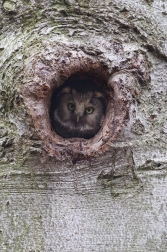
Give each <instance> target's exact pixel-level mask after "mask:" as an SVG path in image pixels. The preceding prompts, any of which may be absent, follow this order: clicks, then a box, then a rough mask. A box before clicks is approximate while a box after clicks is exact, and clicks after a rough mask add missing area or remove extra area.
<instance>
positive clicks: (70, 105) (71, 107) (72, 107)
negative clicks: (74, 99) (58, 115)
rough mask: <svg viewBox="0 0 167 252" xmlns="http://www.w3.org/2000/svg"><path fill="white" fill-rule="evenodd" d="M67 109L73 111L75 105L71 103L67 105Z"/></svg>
mask: <svg viewBox="0 0 167 252" xmlns="http://www.w3.org/2000/svg"><path fill="white" fill-rule="evenodd" d="M68 109H69V110H71V111H74V109H75V105H74V104H73V103H68Z"/></svg>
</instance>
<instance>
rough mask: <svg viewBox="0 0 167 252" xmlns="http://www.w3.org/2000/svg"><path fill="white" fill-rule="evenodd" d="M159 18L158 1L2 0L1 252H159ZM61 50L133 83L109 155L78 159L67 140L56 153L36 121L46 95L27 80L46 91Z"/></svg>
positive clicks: (163, 74)
mask: <svg viewBox="0 0 167 252" xmlns="http://www.w3.org/2000/svg"><path fill="white" fill-rule="evenodd" d="M166 14H167V3H166V2H164V1H161V0H160V1H146V0H145V1H144V0H143V1H142V0H140V1H135V2H134V1H132V0H124V1H123V0H114V1H108V0H106V1H87V0H85V1H75V0H65V1H45V0H44V1H42V2H38V1H30V2H29V1H21V0H20V1H14V0H6V1H1V7H0V17H1V18H0V27H1V32H0V189H1V194H0V202H1V205H0V212H1V214H0V220H1V225H0V244H1V251H5V252H8V251H10V252H13V251H14V252H16V251H17V252H22V251H26V252H30V251H31V252H32V251H34V252H37V251H40V252H41V251H46V252H49V251H59V252H64V251H70V252H80V251H85V252H89V251H90V252H92V251H96V252H97V251H100V252H103V251H104V252H107V251H109V252H111V251H115V252H116V251H118V252H120V251H121V252H131V251H132V252H143V251H146V252H148V251H150V252H154V251H158V252H165V251H167V198H166V194H167V188H166V183H167V176H166V164H167V135H166V134H167V123H166V119H167V98H166V92H167V91H166V86H167V85H166V80H167V71H166V70H167V63H166V61H167V42H166V41H167V32H166V29H165V26H166V24H167V15H166ZM69 51H72V53H73V55H74V54H75V53H76V54H77V55H84V57H87V58H91V64H93V63H92V62H96V61H98V62H100V63H99V64H102V65H103V67H104V68H106V69H107V71H108V72H107V76H108V75H109V74H111V77H112V75H113V74H114V73H117V72H119V73H120V72H121V71H122V70H123V71H125V72H126V73H127V72H128V74H130V76H131V77H132V78H134V80H136V83H137V84H136V86H135V85H132V83H133V81H130V82H128V81H127V82H125V83H124V84H125V89H126V88H127V89H126V90H125V91H126V92H127V93H126V95H125V97H126V99H127V100H128V114H127V116H123V117H122V119H123V122H122V121H121V127H120V128H119V127H118V128H119V133H118V132H117V134H116V135H115V138H114V139H112V141H110V142H109V145H108V148H105V149H104V151H103V150H102V149H100V150H99V153H98V152H97V153H96V154H95V153H93V152H92V153H91V155H90V157H88V155H85V153H84V154H83V156H82V158H81V159H80V158H73V156H71V155H66V153H65V152H66V151H65V147H64V146H65V145H66V142H65V143H63V144H64V145H63V151H62V152H61V153H62V157H61V158H60V155H56V154H55V153H57V152H56V151H57V150H59V148H58V147H56V148H57V149H55V152H54V151H53V149H54V148H55V147H54V144H53V145H52V148H51V147H50V146H51V145H48V142H47V141H45V140H46V139H45V138H47V137H46V136H48V135H47V130H46V129H47V127H49V126H45V124H43V128H44V131H42V129H41V125H40V126H39V123H40V122H41V119H40V121H38V120H37V116H34V114H33V113H38V112H39V114H38V115H39V117H40V116H41V115H43V114H40V113H42V112H41V110H40V109H41V107H40V106H41V104H42V101H43V100H42V99H43V96H42V95H45V94H41V93H39V92H38V87H37V91H35V92H36V93H35V95H34V86H33V83H35V81H37V82H39V83H40V81H43V83H44V80H45V82H46V86H44V87H47V88H48V86H47V84H48V82H49V80H50V79H49V78H50V74H53V76H54V73H55V72H56V71H59V67H58V66H59V65H57V64H56V63H55V57H57V59H58V60H59V59H60V61H61V63H62V61H63V55H65V53H66V52H69ZM135 53H137V55H144V56H143V57H144V60H143V61H144V64H143V65H142V67H141V65H140V66H139V65H138V58H137V57H136V58H135V56H134V55H136V54H135ZM64 57H65V56H64ZM73 57H74V58H75V56H73ZM77 57H80V56H76V59H77ZM79 59H80V58H79ZM41 62H44V67H41V65H40V64H42V63H41ZM37 63H39V65H40V66H39V68H38V64H37ZM46 65H47V67H48V69H52V70H48V72H47V71H45V72H44V71H43V72H42V69H44V70H46ZM132 65H133V67H132ZM56 67H57V68H56ZM39 69H40V70H39ZM63 69H65V68H63ZM143 69H144V70H143ZM66 70H67V69H66ZM110 70H111V73H110ZM139 70H140V71H139ZM142 71H143V72H142ZM53 72H54V73H53ZM142 73H144V74H145V73H146V74H145V75H144V77H143V79H142V76H143V75H142ZM48 75H49V77H48ZM62 76H63V75H62ZM128 76H129V75H128ZM63 78H64V77H63ZM127 79H128V78H127ZM30 84H31V85H32V86H31V87H32V89H31V87H30ZM126 85H127V87H126ZM128 85H129V86H128ZM40 87H41V86H40ZM27 90H28V91H27ZM31 90H32V94H33V95H32V97H31V99H29V97H30V96H31V94H30V93H31ZM45 90H47V89H44V91H45ZM26 91H27V93H26ZM134 93H135V94H136V93H137V95H133V94H134ZM37 94H38V95H37ZM37 96H38V98H36V97H37ZM36 99H37V100H36ZM38 101H39V106H37V103H38ZM44 105H45V106H46V107H47V106H49V99H48V100H46V103H45V104H44ZM39 110H40V111H39ZM33 111H36V112H33ZM46 111H47V110H46ZM46 111H45V112H46ZM46 114H47V113H46ZM44 115H45V114H44ZM47 118H48V117H47V116H46V121H47ZM44 121H45V118H44ZM46 124H47V122H46ZM48 125H49V119H48ZM43 133H44V134H45V133H46V134H45V135H44V136H43V135H42V134H43ZM55 139H56V140H55V141H58V140H57V138H55ZM95 140H96V139H95ZM51 141H52V139H51ZM93 143H94V142H93ZM61 144H62V143H61ZM61 144H60V149H61V147H62V145H61ZM68 144H69V143H68ZM74 144H75V143H74ZM72 146H74V145H72ZM50 148H51V149H50ZM67 148H68V147H67ZM72 151H73V150H72ZM59 154H60V153H59Z"/></svg>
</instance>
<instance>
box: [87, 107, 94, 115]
mask: <svg viewBox="0 0 167 252" xmlns="http://www.w3.org/2000/svg"><path fill="white" fill-rule="evenodd" d="M93 111H94V109H93V108H92V107H89V108H86V109H85V112H86V113H87V114H92V113H93Z"/></svg>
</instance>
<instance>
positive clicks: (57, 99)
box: [50, 79, 106, 139]
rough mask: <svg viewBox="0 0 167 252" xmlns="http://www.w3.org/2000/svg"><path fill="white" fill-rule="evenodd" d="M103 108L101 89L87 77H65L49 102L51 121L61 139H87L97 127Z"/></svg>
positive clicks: (101, 118)
mask: <svg viewBox="0 0 167 252" xmlns="http://www.w3.org/2000/svg"><path fill="white" fill-rule="evenodd" d="M105 111H106V99H105V94H104V91H103V90H102V88H101V87H100V86H98V85H96V84H95V83H94V82H92V81H90V80H87V79H77V80H74V79H73V80H68V81H67V82H66V83H65V84H64V85H62V86H61V87H60V88H58V89H57V90H56V91H55V93H54V95H53V97H52V103H51V113H50V114H51V124H52V127H53V129H54V130H55V132H56V133H57V134H59V135H60V136H62V137H64V138H71V137H79V138H86V139H88V138H91V137H93V136H95V135H96V134H97V132H98V131H99V130H100V128H101V126H102V123H103V120H104V116H105Z"/></svg>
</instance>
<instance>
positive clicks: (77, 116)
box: [77, 115, 80, 123]
mask: <svg viewBox="0 0 167 252" xmlns="http://www.w3.org/2000/svg"><path fill="white" fill-rule="evenodd" d="M79 118H80V116H79V115H77V123H78V122H79Z"/></svg>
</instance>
